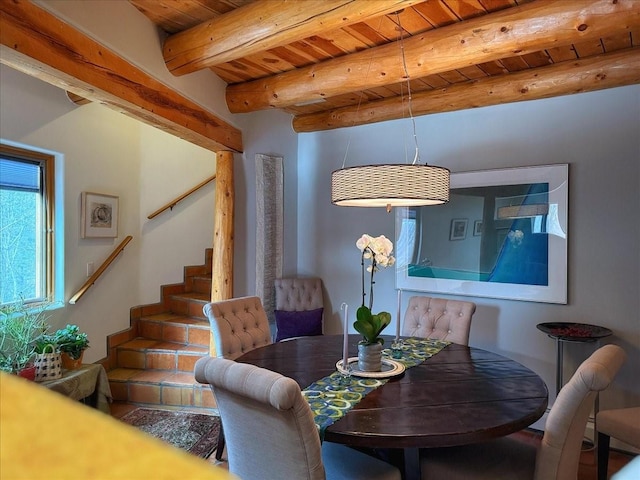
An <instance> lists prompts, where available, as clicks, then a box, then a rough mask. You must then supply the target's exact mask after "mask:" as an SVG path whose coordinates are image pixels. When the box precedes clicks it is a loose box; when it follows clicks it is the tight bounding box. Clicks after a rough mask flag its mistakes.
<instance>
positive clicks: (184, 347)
mask: <svg viewBox="0 0 640 480" xmlns="http://www.w3.org/2000/svg"><path fill="white" fill-rule="evenodd" d="M117 348H118V349H123V350H145V351H153V352H156V351H163V352H176V353H178V352H179V353H180V354H194V355H196V354H198V355H207V354H208V353H209V348H208V347H204V346H201V345H192V344H185V343H178V342H168V341H165V340H152V339H149V338H143V337H138V338H134V339H133V340H130V341H128V342H125V343H123V344H121V345H118V347H117Z"/></svg>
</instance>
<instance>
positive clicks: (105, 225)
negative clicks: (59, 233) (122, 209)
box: [80, 192, 119, 238]
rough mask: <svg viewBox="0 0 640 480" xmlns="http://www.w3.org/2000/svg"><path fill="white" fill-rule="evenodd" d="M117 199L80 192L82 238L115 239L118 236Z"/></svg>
mask: <svg viewBox="0 0 640 480" xmlns="http://www.w3.org/2000/svg"><path fill="white" fill-rule="evenodd" d="M118 200H119V199H118V197H116V196H115V195H106V194H103V193H94V192H82V196H81V226H82V228H81V232H80V235H81V237H82V238H116V237H117V236H118Z"/></svg>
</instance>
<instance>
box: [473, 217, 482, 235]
mask: <svg viewBox="0 0 640 480" xmlns="http://www.w3.org/2000/svg"><path fill="white" fill-rule="evenodd" d="M480 235H482V220H476V221H475V222H473V236H474V237H479V236H480Z"/></svg>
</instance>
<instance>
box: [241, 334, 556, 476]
mask: <svg viewBox="0 0 640 480" xmlns="http://www.w3.org/2000/svg"><path fill="white" fill-rule="evenodd" d="M361 338H362V337H361V336H360V335H349V337H348V352H349V353H348V355H349V356H350V357H353V356H357V348H358V347H357V344H358V341H359V340H360V339H361ZM383 338H385V346H390V345H391V341H392V340H393V337H386V336H385V337H383ZM342 358H343V336H342V335H318V336H312V337H300V338H296V339H291V340H287V341H283V342H277V343H273V344H270V345H266V346H263V347H259V348H256V349H254V350H251V351H249V352H247V353H245V354H244V355H242V356H241V357H239V358H238V359H237V361H238V362H242V363H250V364H252V365H257V366H259V367H263V368H266V369H268V370H272V371H275V372H278V373H280V374H282V375H285V376H287V377H290V378H292V379H294V380H295V381H296V382H297V383H298V384H299V385H300V388H301V389H304V388H306V387H308V386H309V385H311V384H312V383H313V382H315V381H317V380H320V379H321V378H323V377H325V376H327V375H330V374H331V373H333V372H335V371H336V362H338V361H340V360H341V359H342ZM547 401H548V391H547V386H546V385H545V383H544V381H543V380H542V379H541V378H540V376H538V375H537V374H536V373H534V372H533V371H532V370H530V369H528V368H527V367H525V366H523V365H521V364H520V363H518V362H516V361H514V360H511V359H509V358H507V357H504V356H502V355H499V354H497V353H493V352H489V351H487V350H483V349H480V348H475V347H468V346H465V345H458V344H451V345H448V346H447V347H445V348H444V349H443V350H441V351H440V352H439V353H437V354H435V355H434V356H432V357H431V358H428V359H427V360H425V361H424V362H422V363H421V364H419V365H417V366H414V367H411V368H407V369H406V370H404V371H403V372H402V373H401V374H400V375H397V376H394V377H391V378H390V379H389V381H388V382H386V383H385V384H384V385H382V386H380V387H378V388H376V389H375V390H373V391H371V392H370V393H368V394H367V395H366V396H365V397H364V398H363V399H362V400H361V401H360V402H359V403H358V404H357V405H356V406H355V407H354V408H353V409H351V410H350V411H348V413H347V414H346V415H345V416H344V417H342V418H341V419H339V420H338V421H336V422H335V423H334V424H332V425H330V426H329V427H328V428H327V429H326V431H325V432H324V440H325V441H328V442H336V443H341V444H346V445H351V446H354V447H364V448H369V449H383V450H385V451H386V450H389V449H391V451H392V452H393V451H395V452H398V453H401V454H402V456H401V457H400V458H401V460H400V461H399V463H400V465H399V466H400V467H401V469H402V471H403V478H405V479H411V480H413V479H419V478H420V452H419V450H420V449H424V448H430V447H445V446H456V445H466V444H471V443H476V442H483V441H486V440H490V439H492V438H496V437H502V436H506V435H509V434H511V433H514V432H517V431H520V430H522V429H524V428H526V427H528V426H529V425H531V424H532V423H534V422H535V421H536V420H538V419H539V418H540V417H542V415H543V414H544V412H545V410H546V408H547ZM427 455H428V452H427Z"/></svg>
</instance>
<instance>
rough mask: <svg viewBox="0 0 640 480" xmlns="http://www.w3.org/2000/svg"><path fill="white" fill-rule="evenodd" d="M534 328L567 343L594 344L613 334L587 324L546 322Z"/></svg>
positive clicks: (602, 328) (607, 330) (605, 329)
mask: <svg viewBox="0 0 640 480" xmlns="http://www.w3.org/2000/svg"><path fill="white" fill-rule="evenodd" d="M536 327H537V328H538V330H540V331H542V332H544V333H546V334H547V335H549V336H550V337H552V338H557V339H558V340H563V341H567V342H595V341H596V340H598V339H600V338H604V337H608V336H610V335H612V334H613V332H612V331H611V330H609V329H608V328H605V327H600V326H598V325H590V324H588V323H572V322H548V323H539V324H538V325H536Z"/></svg>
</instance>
